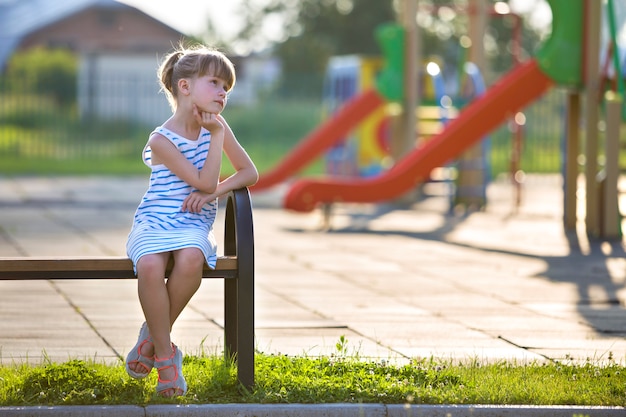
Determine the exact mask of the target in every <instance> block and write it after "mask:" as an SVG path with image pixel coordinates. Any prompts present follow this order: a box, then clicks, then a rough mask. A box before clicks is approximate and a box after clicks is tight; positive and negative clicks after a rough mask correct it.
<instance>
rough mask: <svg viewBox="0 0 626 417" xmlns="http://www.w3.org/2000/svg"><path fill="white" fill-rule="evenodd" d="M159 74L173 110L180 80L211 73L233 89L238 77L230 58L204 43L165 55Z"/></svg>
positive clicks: (180, 48) (228, 87)
mask: <svg viewBox="0 0 626 417" xmlns="http://www.w3.org/2000/svg"><path fill="white" fill-rule="evenodd" d="M157 75H158V77H159V81H160V83H161V89H162V90H163V91H164V92H165V95H166V96H167V100H168V101H169V103H170V106H171V107H172V109H173V110H175V109H176V103H177V96H178V81H180V80H181V79H183V78H194V77H202V76H205V75H211V76H214V77H217V78H221V79H222V80H224V81H225V82H226V89H227V91H230V90H232V88H233V87H234V85H235V79H236V77H235V67H234V65H233V63H232V62H231V61H230V59H228V58H227V57H226V55H224V54H223V53H221V52H219V51H218V50H216V49H211V48H208V47H206V46H202V45H198V46H195V47H189V48H185V47H183V46H180V47H178V48H177V49H176V50H174V51H173V52H171V53H169V54H168V55H166V56H165V58H164V59H163V63H162V64H161V66H160V67H159V71H158V73H157Z"/></svg>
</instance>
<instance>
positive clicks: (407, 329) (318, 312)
mask: <svg viewBox="0 0 626 417" xmlns="http://www.w3.org/2000/svg"><path fill="white" fill-rule="evenodd" d="M146 181H147V180H146V179H145V178H143V177H141V178H96V177H94V178H92V177H86V178H72V177H55V178H34V177H17V178H6V177H5V178H1V177H0V256H38V255H124V254H125V248H124V244H125V240H126V235H127V233H128V229H129V226H130V222H131V219H132V216H133V212H134V209H135V207H136V205H137V203H138V201H139V199H140V197H141V195H142V193H143V191H144V190H145V187H146V185H147V182H146ZM431 187H432V189H430V190H429V192H428V194H429V195H430V196H429V197H428V198H424V199H422V200H420V201H419V202H418V203H415V204H412V205H410V206H404V207H400V206H393V205H341V206H338V207H336V208H335V209H334V214H333V217H332V223H331V224H332V228H331V230H329V231H322V230H321V225H322V218H321V214H320V213H319V212H314V213H311V214H304V215H303V214H296V213H290V212H285V211H283V210H281V209H280V201H279V200H280V195H281V193H282V191H283V190H281V189H276V190H272V191H271V192H267V193H259V194H253V204H254V206H255V211H254V219H255V235H256V238H255V239H256V240H255V242H256V265H257V284H256V338H257V347H258V350H259V351H261V352H265V353H282V354H288V355H308V356H317V355H329V354H332V353H335V352H336V349H337V348H336V343H337V341H338V340H339V338H340V337H341V336H345V338H346V339H347V341H348V344H347V351H348V353H350V354H358V355H359V356H361V357H367V358H373V359H376V360H382V359H384V360H392V361H400V362H401V361H405V360H408V359H410V358H415V357H429V356H436V357H441V358H449V359H459V360H464V359H467V360H474V359H478V360H500V359H505V360H517V361H527V360H539V361H540V360H544V359H546V358H549V359H558V360H581V361H584V360H592V361H594V362H601V361H607V360H609V359H613V360H617V361H618V362H624V361H625V360H626V259H625V258H624V246H623V242H621V241H620V242H602V241H595V240H592V241H588V240H587V239H586V237H585V234H584V233H583V232H582V231H581V230H580V229H581V228H579V230H578V233H576V232H572V233H565V232H564V231H563V227H562V204H561V201H562V192H561V188H560V179H559V178H558V177H557V176H542V177H532V176H531V177H529V178H528V181H527V183H526V185H525V187H524V195H523V200H522V205H521V206H520V207H519V208H515V207H514V206H513V190H512V188H511V186H510V185H509V184H508V183H506V182H495V183H493V184H492V185H491V186H490V187H489V189H488V196H489V205H488V207H487V209H486V210H485V211H481V212H474V213H469V214H463V215H461V214H457V215H450V214H449V213H448V204H447V198H446V197H445V196H442V194H443V193H442V192H441V190H440V189H438V188H437V186H435V185H433V186H431ZM582 206H584V205H582ZM221 227H222V226H221V220H220V221H218V225H217V230H216V233H217V235H218V236H221ZM583 229H584V228H583ZM221 288H222V284H221V282H220V281H217V280H216V281H212V280H205V281H204V282H203V285H202V287H201V289H200V291H199V292H198V293H197V294H196V296H195V297H194V298H193V300H192V301H191V303H190V305H189V308H188V309H187V310H186V311H185V312H184V313H183V315H182V316H181V318H180V320H179V322H178V323H177V325H176V326H175V329H174V341H175V342H176V343H178V344H179V346H180V347H181V348H182V349H183V350H184V351H185V352H186V353H189V354H194V353H198V352H200V351H201V350H205V351H208V352H221V350H222V343H223V339H222V327H221V325H222V321H223V317H222V311H223V300H222V291H221ZM0 320H1V322H2V323H3V325H2V326H0V346H1V347H0V354H1V357H0V361H2V363H4V364H7V363H11V362H13V361H16V362H22V361H29V362H37V361H40V360H42V358H44V357H45V358H47V359H49V360H53V361H64V360H67V359H69V358H96V359H101V360H105V361H115V360H117V358H118V357H119V356H124V355H125V354H126V352H127V351H128V350H129V349H130V348H131V347H132V346H133V345H134V343H135V341H136V335H137V331H138V329H139V326H140V324H141V322H142V315H141V310H140V307H139V302H138V301H137V296H136V283H135V282H134V281H108V282H107V281H102V282H100V281H63V280H59V281H32V282H23V281H22V282H17V281H16V282H10V281H9V282H0ZM70 335H71V337H68V336H70Z"/></svg>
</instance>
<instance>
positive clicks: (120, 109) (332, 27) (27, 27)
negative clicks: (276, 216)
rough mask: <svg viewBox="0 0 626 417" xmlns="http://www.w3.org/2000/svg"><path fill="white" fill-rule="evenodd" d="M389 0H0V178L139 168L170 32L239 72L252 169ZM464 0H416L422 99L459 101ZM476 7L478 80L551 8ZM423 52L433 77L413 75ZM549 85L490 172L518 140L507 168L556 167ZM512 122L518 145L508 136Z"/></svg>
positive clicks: (535, 31)
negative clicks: (484, 14)
mask: <svg viewBox="0 0 626 417" xmlns="http://www.w3.org/2000/svg"><path fill="white" fill-rule="evenodd" d="M402 3H403V2H402V1H401V0H229V1H226V2H217V1H194V0H178V1H176V2H172V1H160V0H159V1H151V0H124V1H115V0H0V71H1V72H0V174H5V175H16V174H35V175H37V174H40V175H51V174H113V175H130V174H145V173H146V170H147V168H146V167H145V166H143V164H142V162H141V157H140V154H141V149H142V148H143V146H144V144H145V142H146V140H147V137H148V135H149V133H150V132H151V131H152V129H153V128H154V127H155V126H157V125H158V124H160V123H162V122H163V121H164V120H166V119H167V118H168V117H169V115H170V113H171V111H170V109H169V106H168V104H167V101H166V99H165V96H164V95H163V94H162V93H160V92H159V86H158V83H157V79H156V69H157V67H158V65H159V62H160V59H161V57H162V56H163V55H164V54H166V53H167V52H168V51H170V50H171V48H172V46H173V45H176V44H178V43H179V42H180V41H181V40H185V42H194V41H199V42H203V43H206V44H208V45H212V46H216V47H218V48H219V49H220V50H222V51H224V52H225V53H227V55H229V57H230V58H231V59H232V60H233V62H234V63H235V65H236V68H237V72H238V80H237V85H236V87H235V90H234V91H233V93H232V95H231V97H230V99H229V104H228V107H227V109H226V111H225V116H226V118H227V120H228V121H229V123H230V125H231V127H232V128H233V130H234V131H235V133H236V135H237V137H238V139H239V140H240V142H241V143H242V144H243V146H244V147H245V148H246V149H247V150H248V152H249V153H250V155H251V156H252V158H253V159H254V161H255V162H256V164H257V166H258V168H259V171H261V172H263V171H266V170H268V169H270V168H271V167H272V166H274V165H276V164H277V163H278V162H279V161H280V160H281V158H283V157H284V156H285V155H286V154H287V153H288V152H289V150H290V149H292V148H293V147H294V146H295V144H297V143H298V142H299V141H300V140H301V139H302V138H303V137H305V135H306V134H307V133H308V132H310V131H311V130H313V129H315V127H316V126H318V125H319V124H320V123H322V122H323V120H325V119H326V118H328V117H329V113H330V112H332V110H333V108H334V107H336V105H337V104H336V102H337V100H338V99H343V98H345V97H340V96H342V94H343V95H345V92H342V91H338V87H337V85H338V84H337V80H338V74H339V75H341V74H345V71H348V72H350V71H351V72H352V76H356V75H355V74H357V75H358V74H361V75H362V73H363V72H364V71H366V70H367V68H368V66H372V68H374V69H373V70H372V71H373V72H375V71H376V68H377V67H376V65H377V63H378V62H380V57H381V48H380V46H379V44H378V42H377V41H376V39H375V31H376V29H377V27H379V26H380V25H381V24H384V23H386V22H394V21H398V19H400V15H401V12H402V7H403V5H402ZM472 3H473V2H472V1H471V0H419V1H418V2H417V5H418V7H417V13H416V16H415V19H416V22H417V26H418V29H419V42H420V48H421V57H422V60H423V62H422V63H421V65H420V74H421V75H420V77H423V80H422V81H420V83H419V85H420V86H422V87H420V88H422V90H423V91H421V92H420V94H421V96H422V97H423V99H422V102H423V104H424V105H428V104H429V103H430V101H432V100H431V97H430V96H429V95H433V96H436V97H439V99H440V98H441V97H442V96H446V97H449V98H451V99H452V100H454V101H455V103H456V102H457V101H458V102H459V103H460V104H459V106H462V100H463V97H462V94H461V92H462V90H463V88H464V86H465V85H466V81H465V80H464V77H466V75H465V74H464V72H463V70H462V69H463V68H464V67H465V66H466V64H467V63H468V48H469V47H470V43H469V42H468V39H469V38H468V19H469V15H470V13H471V6H472ZM485 3H486V4H487V7H488V12H489V13H488V16H489V18H488V20H487V23H486V25H487V26H486V32H485V37H484V46H483V47H484V52H485V65H484V68H482V72H481V76H482V79H483V80H484V83H485V84H486V86H487V87H488V86H489V85H491V84H492V83H493V82H494V81H495V80H497V79H498V77H500V76H501V75H502V74H504V73H506V72H507V71H510V70H511V68H513V67H514V66H515V65H516V64H517V63H519V62H521V61H524V60H525V59H527V58H528V57H530V56H533V53H534V51H535V50H536V49H537V48H538V46H539V45H540V44H541V41H542V40H543V39H545V38H546V37H547V36H548V35H549V34H550V30H551V26H550V24H551V14H550V13H551V12H550V8H549V7H548V6H547V4H546V3H545V1H543V0H510V1H508V2H506V1H498V2H497V1H491V0H485ZM619 3H620V2H616V7H617V9H620V10H618V14H620V13H621V14H622V16H623V14H624V10H623V9H624V8H625V7H623V6H619ZM603 26H606V25H603ZM620 34H621V32H620ZM622 38H623V36H622ZM620 39H621V38H620ZM429 63H434V64H436V67H437V71H436V75H438V76H439V77H440V78H438V80H441V81H440V82H439V81H438V82H439V84H435V82H434V81H433V76H434V75H435V74H432V73H430V74H429V71H426V68H427V67H428V64H429ZM422 67H423V69H422ZM346 68H348V69H346ZM342 71H344V72H343V73H342ZM607 76H609V74H607ZM353 88H358V87H353ZM434 89H440V91H438V92H433V91H431V90H434ZM564 94H565V93H564V92H563V91H562V90H559V89H554V90H551V91H550V92H549V93H548V94H547V95H546V96H544V97H543V98H541V99H540V100H538V101H536V102H534V103H533V104H532V105H531V106H530V107H528V108H526V109H525V110H524V113H523V114H522V115H521V118H517V120H516V121H515V122H514V123H513V122H512V123H510V124H509V123H507V124H504V125H503V126H501V127H500V128H499V129H498V130H497V131H495V132H493V134H492V135H491V136H490V140H489V148H488V150H487V151H486V152H488V154H487V160H488V164H487V165H488V169H489V171H490V172H489V174H490V177H491V178H495V177H497V176H499V175H508V174H510V173H511V169H512V168H511V155H512V152H518V151H519V152H521V156H520V158H519V166H517V167H516V168H515V169H516V170H518V171H519V170H520V169H521V170H523V171H524V172H528V173H532V172H539V173H558V172H559V170H560V169H561V168H560V167H561V161H560V158H561V157H560V154H561V146H562V145H561V142H562V137H563V132H562V130H563V128H564V123H563V122H562V118H563V114H564V113H563V112H564V105H565V101H564V98H565V95H564ZM436 97H433V99H434V98H436ZM429 100H430V101H429ZM520 129H523V135H522V136H523V138H522V143H523V146H519V144H518V145H515V142H514V141H515V140H516V139H515V138H516V137H518V139H519V137H520ZM379 134H380V135H382V136H384V132H383V133H380V132H379ZM623 166H626V165H623ZM229 169H230V168H229V167H228V166H226V167H225V170H226V171H228V170H229ZM330 170H331V168H329V160H328V158H320V159H319V160H318V161H316V162H315V163H313V164H312V165H311V166H308V167H306V169H305V170H303V171H302V173H303V174H306V175H317V174H324V173H328V172H329V171H330Z"/></svg>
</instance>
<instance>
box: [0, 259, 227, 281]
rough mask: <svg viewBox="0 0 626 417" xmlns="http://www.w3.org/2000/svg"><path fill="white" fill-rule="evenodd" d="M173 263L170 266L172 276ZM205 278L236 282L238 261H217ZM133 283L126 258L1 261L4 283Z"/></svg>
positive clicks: (128, 260) (205, 267)
mask: <svg viewBox="0 0 626 417" xmlns="http://www.w3.org/2000/svg"><path fill="white" fill-rule="evenodd" d="M172 265H173V262H170V264H169V265H168V272H169V271H170V270H171V268H172ZM202 276H203V278H236V276H237V257H236V256H227V257H220V258H218V259H217V265H216V268H215V270H212V269H209V267H208V266H206V265H205V266H204V270H203V273H202ZM79 278H80V279H106V278H110V279H133V278H135V273H134V272H133V264H132V262H131V261H130V259H128V258H126V257H10V258H0V279H5V280H20V279H79Z"/></svg>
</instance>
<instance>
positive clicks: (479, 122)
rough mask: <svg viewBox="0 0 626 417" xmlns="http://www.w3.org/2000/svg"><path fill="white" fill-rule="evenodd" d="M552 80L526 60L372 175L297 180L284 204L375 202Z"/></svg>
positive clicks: (409, 183)
mask: <svg viewBox="0 0 626 417" xmlns="http://www.w3.org/2000/svg"><path fill="white" fill-rule="evenodd" d="M552 85H553V81H552V80H551V79H550V78H548V76H547V75H545V74H544V73H543V72H542V71H541V70H540V69H539V65H538V63H537V61H535V60H530V61H528V62H526V63H525V64H522V65H520V66H518V67H517V68H515V69H514V70H512V71H511V72H509V73H508V74H507V75H505V76H504V77H502V78H501V79H500V80H499V81H498V82H497V83H496V84H494V85H493V86H492V87H491V88H490V89H489V90H487V92H486V93H485V94H483V95H482V96H481V97H479V98H477V99H476V100H474V101H473V102H472V103H471V104H470V105H468V106H467V107H466V108H465V109H464V110H463V111H462V112H461V114H459V116H458V117H457V118H456V119H454V120H452V121H451V122H450V123H449V124H448V126H446V128H445V129H444V130H443V131H442V132H441V133H439V134H438V135H436V136H435V137H433V138H431V139H430V140H429V141H428V142H426V143H425V144H424V145H422V146H420V147H418V148H416V149H415V150H413V151H411V152H410V153H409V154H408V155H406V156H405V157H404V158H403V159H401V160H400V161H398V163H397V164H396V165H394V166H393V167H392V168H391V169H390V170H389V171H387V172H385V173H383V174H381V175H380V176H378V177H375V178H369V179H356V180H337V179H326V180H300V181H297V182H296V183H294V185H293V186H292V187H291V189H290V190H289V192H288V193H287V195H286V197H285V201H284V206H285V208H287V209H290V210H295V211H301V212H307V211H311V210H313V209H314V208H315V206H316V205H318V204H320V203H333V202H341V201H343V202H354V203H367V202H378V201H385V200H389V199H392V198H394V197H398V196H400V195H401V194H403V193H405V192H407V191H409V190H410V189H412V188H413V187H415V185H416V184H417V183H419V182H421V181H423V180H424V179H425V178H427V177H428V175H429V174H430V172H431V171H432V170H433V169H434V168H436V167H439V166H443V165H445V164H446V163H447V162H449V161H450V160H452V159H454V158H455V157H457V156H458V155H460V154H461V153H462V152H463V151H465V150H466V149H467V148H469V147H470V146H471V145H473V144H474V143H476V142H478V141H479V140H480V139H481V138H483V137H485V136H486V135H487V134H488V133H489V132H491V131H492V130H494V129H495V128H497V127H498V126H499V125H500V124H502V123H503V122H504V121H505V120H507V118H509V117H511V116H512V115H513V114H514V113H516V112H517V111H519V110H520V109H522V108H523V107H525V106H526V105H528V104H529V103H530V102H531V101H533V100H535V99H537V98H539V97H540V96H541V95H543V93H545V92H546V91H547V90H548V89H549V88H550V87H551V86H552Z"/></svg>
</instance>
